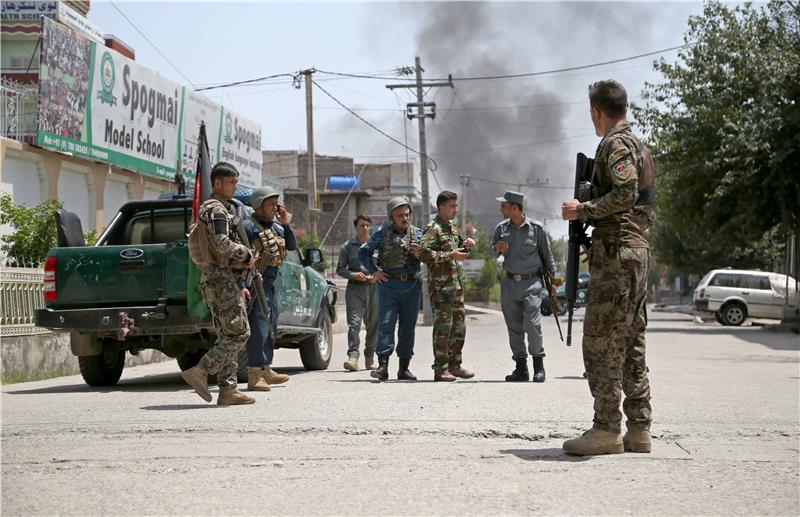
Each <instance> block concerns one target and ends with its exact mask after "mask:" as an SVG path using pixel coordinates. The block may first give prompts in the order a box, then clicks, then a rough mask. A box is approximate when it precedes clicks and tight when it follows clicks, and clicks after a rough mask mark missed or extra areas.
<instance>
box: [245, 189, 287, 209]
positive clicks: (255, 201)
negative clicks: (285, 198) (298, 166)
mask: <svg viewBox="0 0 800 517" xmlns="http://www.w3.org/2000/svg"><path fill="white" fill-rule="evenodd" d="M280 195H281V193H280V192H278V191H277V190H275V189H274V188H273V187H258V188H256V189H253V193H252V194H251V195H250V206H252V207H253V208H258V207H260V206H261V203H263V202H264V200H265V199H269V198H271V197H278V196H280Z"/></svg>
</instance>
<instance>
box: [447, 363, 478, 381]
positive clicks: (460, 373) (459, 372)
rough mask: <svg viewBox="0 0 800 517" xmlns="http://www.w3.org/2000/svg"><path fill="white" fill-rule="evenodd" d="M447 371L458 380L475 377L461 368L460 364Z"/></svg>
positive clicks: (471, 372)
mask: <svg viewBox="0 0 800 517" xmlns="http://www.w3.org/2000/svg"><path fill="white" fill-rule="evenodd" d="M449 370H450V373H452V374H453V376H454V377H458V378H459V379H471V378H473V377H475V372H473V371H470V370H467V369H466V368H462V367H461V365H460V364H459V365H456V366H451V367H450V368H449Z"/></svg>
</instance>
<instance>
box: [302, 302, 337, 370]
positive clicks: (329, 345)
mask: <svg viewBox="0 0 800 517" xmlns="http://www.w3.org/2000/svg"><path fill="white" fill-rule="evenodd" d="M320 330H322V333H321V334H315V335H313V336H311V337H307V338H306V339H304V340H303V341H302V342H301V343H300V360H301V361H302V362H303V366H304V367H305V369H306V370H327V369H328V365H329V364H330V362H331V355H332V353H333V339H332V338H333V324H332V323H331V315H330V313H329V312H328V308H327V307H323V308H322V317H321V318H320Z"/></svg>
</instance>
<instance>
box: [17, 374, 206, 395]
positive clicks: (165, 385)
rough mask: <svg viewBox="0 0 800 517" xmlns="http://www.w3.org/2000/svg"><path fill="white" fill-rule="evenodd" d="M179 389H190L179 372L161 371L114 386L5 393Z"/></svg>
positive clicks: (28, 393)
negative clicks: (157, 373)
mask: <svg viewBox="0 0 800 517" xmlns="http://www.w3.org/2000/svg"><path fill="white" fill-rule="evenodd" d="M180 389H190V388H189V386H188V385H187V384H186V383H185V382H184V381H183V379H182V378H181V376H180V374H179V373H162V374H159V375H147V376H144V377H137V378H134V379H124V380H122V381H120V382H119V384H117V385H116V386H103V387H92V386H87V385H86V384H84V383H82V382H81V383H79V384H67V385H61V386H48V387H46V388H34V389H28V390H24V389H23V390H14V389H10V390H8V391H6V392H5V394H7V395H34V394H44V393H112V392H120V391H128V392H165V391H178V390H180Z"/></svg>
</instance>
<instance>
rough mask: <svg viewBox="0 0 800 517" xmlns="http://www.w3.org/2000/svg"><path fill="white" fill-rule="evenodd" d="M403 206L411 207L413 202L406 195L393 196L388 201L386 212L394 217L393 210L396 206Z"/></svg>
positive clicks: (390, 216)
mask: <svg viewBox="0 0 800 517" xmlns="http://www.w3.org/2000/svg"><path fill="white" fill-rule="evenodd" d="M401 206H408V208H409V209H411V202H410V201H409V200H408V198H407V197H405V196H397V197H393V198H392V199H390V200H389V202H388V203H386V213H387V215H388V216H389V218H390V219H391V218H392V212H394V209H395V208H400V207H401Z"/></svg>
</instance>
